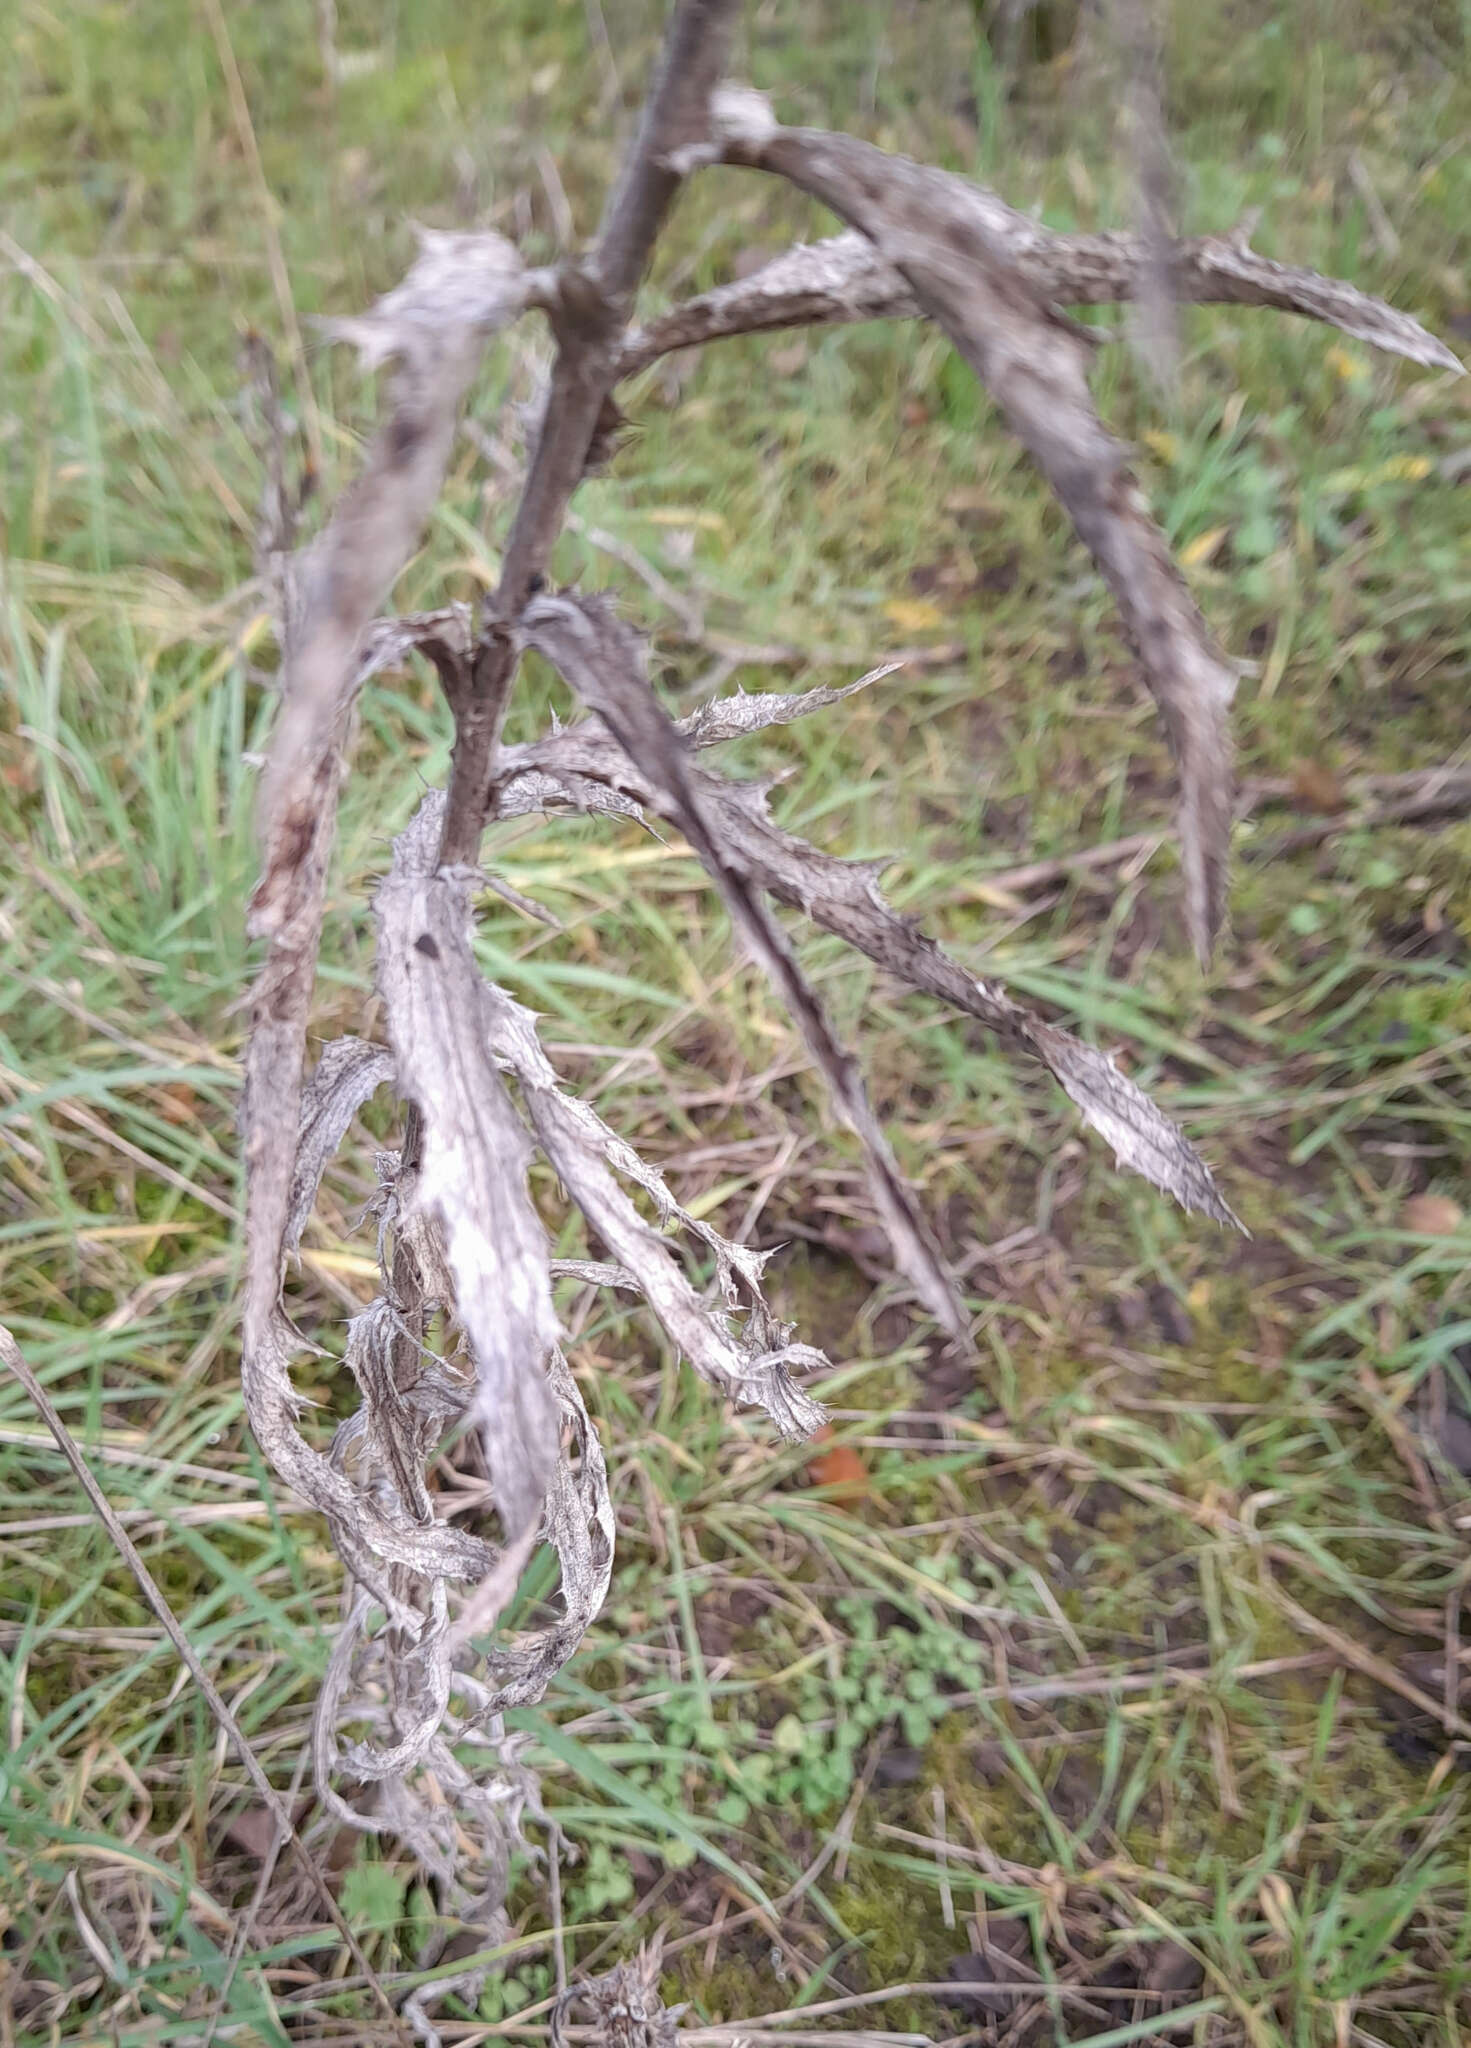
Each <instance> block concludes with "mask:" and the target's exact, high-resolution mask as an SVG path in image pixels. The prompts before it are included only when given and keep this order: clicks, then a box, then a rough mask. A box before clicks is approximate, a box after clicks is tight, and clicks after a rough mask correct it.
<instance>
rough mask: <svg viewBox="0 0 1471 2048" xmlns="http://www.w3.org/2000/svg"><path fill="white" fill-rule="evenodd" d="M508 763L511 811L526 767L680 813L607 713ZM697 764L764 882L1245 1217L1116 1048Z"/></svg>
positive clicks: (562, 796)
mask: <svg viewBox="0 0 1471 2048" xmlns="http://www.w3.org/2000/svg"><path fill="white" fill-rule="evenodd" d="M810 694H811V695H813V696H815V695H817V693H816V692H812V693H810ZM748 701H750V702H753V703H760V702H764V701H765V700H764V699H751V700H748ZM799 701H800V700H799ZM502 769H503V773H504V775H505V780H504V781H503V783H502V784H501V785H500V790H499V802H500V806H501V813H502V815H503V816H506V817H513V816H516V815H517V814H518V812H519V810H520V808H521V800H520V796H519V791H520V788H521V782H522V778H523V777H524V778H526V780H527V781H528V782H529V783H530V784H531V786H532V787H534V789H535V790H536V792H537V801H538V803H539V804H543V803H546V802H548V801H555V802H556V803H559V804H562V805H566V806H567V807H569V808H572V809H576V808H578V807H579V796H580V793H581V792H583V791H586V790H589V789H594V790H598V791H600V792H601V793H600V795H599V798H598V801H597V803H596V804H595V805H594V806H593V808H595V809H603V808H608V807H609V806H608V805H607V803H606V794H616V795H617V796H619V797H620V798H621V799H622V800H623V801H624V802H625V803H631V804H634V805H636V806H637V808H638V809H639V810H640V811H642V810H643V809H645V808H647V809H649V810H654V811H659V812H662V814H663V815H664V816H665V817H667V818H669V819H670V821H671V822H674V823H678V815H677V811H676V807H675V805H674V804H673V803H671V802H670V801H669V800H668V799H667V798H666V797H665V796H664V795H662V793H661V792H660V790H659V789H658V788H656V787H655V785H654V782H653V780H652V778H650V776H649V775H648V773H647V769H646V766H644V765H640V766H635V764H634V762H633V760H631V759H630V758H629V756H628V755H627V754H625V753H624V752H623V751H622V749H621V748H620V747H619V746H618V744H617V743H616V741H615V740H614V739H613V738H612V736H611V735H610V734H609V733H608V732H607V731H606V730H605V728H604V727H603V724H602V722H601V720H599V719H588V720H586V721H585V722H583V723H582V724H580V725H575V726H571V727H569V728H568V729H567V730H566V731H564V732H560V733H556V734H553V735H551V736H550V737H549V738H547V739H544V740H538V741H535V742H532V743H531V744H529V745H526V746H522V747H508V748H507V749H506V750H505V753H504V755H503V759H502ZM688 772H689V773H690V774H691V775H692V776H693V777H694V778H695V779H696V781H697V785H698V787H699V789H700V792H701V797H702V801H703V804H704V806H705V808H706V811H707V814H708V815H710V816H711V817H713V818H714V819H715V820H716V823H717V828H718V830H719V832H720V834H721V839H722V843H723V845H724V846H725V847H726V849H727V851H728V854H729V855H730V857H731V858H732V859H733V860H735V861H737V862H738V863H739V864H740V866H741V867H742V869H743V871H744V872H745V873H746V874H747V875H748V876H749V877H750V879H751V880H752V881H753V882H754V883H755V884H756V885H757V886H758V887H760V888H762V889H764V890H766V891H767V892H768V893H769V894H770V895H773V896H775V897H776V898H777V900H778V901H779V902H782V903H786V904H790V905H791V906H792V907H793V908H794V909H798V910H801V911H803V912H805V914H806V915H807V916H808V917H810V918H812V920H813V921H814V922H815V923H817V924H819V925H821V926H822V927H823V929H824V930H826V931H830V932H833V933H835V934H836V935H837V936H838V937H839V938H841V939H844V940H845V941H846V942H847V943H848V944H849V945H851V946H856V947H857V948H858V950H859V951H860V952H863V953H866V954H867V955H868V957H869V958H870V959H871V960H873V961H876V962H877V964H878V965H879V966H881V967H883V968H885V969H887V970H888V972H890V973H892V974H894V975H896V976H897V977H898V978H899V979H900V980H901V981H904V982H907V983H908V984H909V986H910V987H911V988H915V989H920V990H923V991H924V992H925V993H926V994H928V995H933V996H938V997H939V998H940V999H941V1000H942V1001H944V1002H947V1003H949V1004H951V1005H952V1006H953V1007H954V1008H956V1009H958V1010H961V1011H963V1012H964V1013H965V1014H966V1015H967V1016H971V1017H974V1018H976V1019H977V1020H978V1021H979V1022H980V1023H982V1024H984V1025H985V1026H986V1027H987V1029H988V1030H991V1031H994V1032H995V1033H996V1034H997V1035H998V1036H999V1037H1000V1039H1001V1040H1002V1042H1003V1044H1006V1045H1008V1046H1010V1047H1012V1048H1014V1049H1015V1050H1016V1051H1018V1052H1020V1053H1022V1054H1024V1055H1025V1056H1026V1057H1028V1058H1031V1059H1035V1060H1039V1061H1040V1062H1041V1063H1042V1064H1043V1065H1044V1066H1045V1067H1047V1069H1048V1070H1049V1071H1050V1072H1051V1073H1052V1075H1053V1076H1054V1078H1055V1079H1056V1080H1057V1081H1058V1082H1059V1083H1060V1084H1061V1085H1062V1087H1063V1088H1064V1089H1065V1090H1066V1091H1067V1093H1068V1095H1069V1097H1070V1098H1071V1099H1072V1101H1073V1103H1074V1104H1075V1105H1076V1107H1077V1108H1078V1109H1079V1110H1080V1111H1081V1112H1082V1115H1083V1118H1084V1121H1085V1122H1087V1123H1088V1124H1090V1125H1091V1126H1092V1127H1093V1128H1094V1129H1095V1130H1096V1131H1098V1132H1099V1133H1100V1134H1101V1135H1102V1136H1103V1137H1104V1138H1105V1139H1106V1140H1107V1141H1108V1143H1109V1144H1110V1145H1112V1147H1113V1149H1114V1154H1115V1157H1116V1159H1117V1161H1118V1163H1119V1165H1120V1166H1123V1167H1127V1168H1128V1169H1129V1171H1130V1172H1133V1173H1138V1174H1142V1175H1143V1177H1144V1178H1145V1179H1146V1180H1148V1181H1150V1182H1151V1183H1152V1184H1153V1185H1154V1186H1155V1187H1157V1188H1159V1189H1161V1190H1162V1191H1163V1192H1164V1193H1166V1194H1169V1195H1173V1197H1174V1198H1175V1200H1176V1201H1178V1202H1179V1203H1180V1204H1181V1205H1182V1207H1184V1208H1186V1209H1195V1210H1199V1211H1201V1212H1202V1213H1203V1214H1205V1215H1207V1216H1210V1217H1212V1218H1214V1220H1215V1221H1216V1222H1218V1223H1225V1224H1230V1225H1233V1226H1234V1227H1235V1228H1237V1229H1240V1228H1241V1225H1240V1223H1239V1222H1238V1220H1237V1218H1236V1217H1235V1215H1234V1214H1233V1213H1232V1211H1231V1209H1230V1208H1229V1206H1228V1205H1227V1203H1226V1201H1225V1200H1224V1198H1223V1197H1222V1195H1221V1193H1220V1190H1219V1189H1218V1188H1217V1187H1216V1184H1215V1182H1214V1180H1213V1179H1212V1178H1211V1174H1210V1170H1209V1168H1208V1167H1207V1166H1206V1165H1205V1162H1204V1161H1203V1160H1202V1159H1201V1157H1200V1155H1199V1154H1198V1153H1197V1152H1196V1150H1195V1148H1194V1146H1192V1145H1191V1144H1190V1143H1189V1141H1188V1140H1187V1139H1186V1138H1185V1137H1184V1135H1183V1134H1182V1133H1181V1132H1180V1131H1179V1130H1178V1129H1177V1128H1176V1126H1175V1125H1174V1124H1173V1123H1172V1122H1171V1121H1170V1119H1169V1118H1168V1117H1167V1116H1165V1115H1164V1114H1163V1112H1162V1111H1161V1110H1159V1109H1158V1108H1157V1107H1156V1106H1155V1104H1154V1103H1153V1102H1151V1101H1150V1099H1149V1097H1148V1096H1147V1095H1146V1094H1145V1093H1144V1092H1143V1090H1142V1089H1141V1088H1139V1087H1138V1086H1137V1085H1136V1083H1135V1082H1133V1081H1131V1080H1130V1078H1129V1077H1128V1075H1127V1074H1124V1073H1121V1072H1120V1071H1119V1069H1118V1068H1117V1067H1116V1066H1115V1065H1114V1063H1113V1061H1112V1060H1111V1059H1109V1057H1108V1056H1107V1054H1105V1053H1102V1052H1100V1051H1098V1049H1097V1048H1096V1047H1094V1046H1089V1045H1084V1044H1083V1043H1082V1042H1081V1040H1079V1039H1076V1038H1074V1037H1072V1036H1071V1035H1070V1034H1069V1033H1068V1032H1066V1031H1064V1030H1062V1029H1061V1028H1060V1027H1059V1026H1057V1025H1055V1024H1049V1023H1047V1022H1046V1021H1044V1020H1043V1019H1042V1018H1041V1017H1038V1016H1037V1015H1036V1014H1035V1012H1033V1011H1031V1010H1028V1009H1027V1008H1026V1007H1025V1006H1024V1005H1023V1004H1021V1003H1018V1002H1017V1001H1016V1000H1015V999H1014V998H1013V997H1012V996H1010V995H1008V994H1007V992H1006V991H1005V989H1004V988H1002V987H1001V986H1000V984H999V983H997V982H995V981H981V980H978V979H977V978H976V976H975V975H973V974H970V973H968V972H967V971H966V969H965V968H964V967H962V966H961V964H960V962H959V961H958V960H953V959H952V958H951V957H950V956H949V955H948V954H947V953H945V952H944V951H943V950H942V948H940V947H939V946H937V945H936V944H935V942H934V941H933V940H932V939H929V938H926V937H925V935H924V934H923V933H922V932H921V931H920V930H919V929H918V928H917V927H916V926H915V924H914V923H912V922H911V921H910V920H908V919H906V918H901V917H899V916H898V915H896V913H895V912H894V911H893V910H891V909H890V908H889V906H888V904H887V903H886V902H885V901H884V899H883V896H882V894H881V893H880V891H879V888H878V876H879V873H880V870H881V867H882V863H880V864H878V865H877V866H876V865H874V864H873V863H871V862H870V863H865V862H854V861H843V860H837V859H835V858H834V857H833V856H832V855H831V854H826V853H820V852H819V851H818V850H817V849H816V848H815V847H813V846H809V845H808V844H807V843H806V842H805V841H804V840H801V839H798V838H796V837H795V836H794V835H793V834H791V833H789V832H784V831H783V830H782V829H781V827H780V826H778V825H777V824H776V822H775V821H774V819H772V818H771V817H770V815H769V814H768V812H767V810H766V805H765V801H764V794H763V791H762V790H761V789H760V787H759V786H757V785H754V784H749V783H746V784H740V783H732V782H728V781H726V780H724V779H723V778H722V777H719V776H715V775H711V774H709V773H708V772H706V771H703V770H701V769H698V768H694V767H692V768H691V769H690V770H689V771H688Z"/></svg>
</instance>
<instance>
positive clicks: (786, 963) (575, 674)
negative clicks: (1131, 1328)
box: [523, 597, 970, 1345]
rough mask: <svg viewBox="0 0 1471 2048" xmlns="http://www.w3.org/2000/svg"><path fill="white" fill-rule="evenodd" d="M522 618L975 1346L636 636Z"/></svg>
mask: <svg viewBox="0 0 1471 2048" xmlns="http://www.w3.org/2000/svg"><path fill="white" fill-rule="evenodd" d="M523 626H524V628H525V630H526V632H527V633H528V635H529V636H530V639H531V643H532V645H533V646H535V647H537V648H538V649H539V650H540V651H541V652H542V653H543V654H545V655H546V657H547V658H548V660H550V661H551V662H553V663H554V664H555V665H556V667H557V668H558V669H560V671H561V673H562V674H563V675H564V676H565V677H566V679H567V681H568V682H569V683H570V684H571V685H572V687H573V689H575V690H576V691H577V693H578V695H579V696H580V697H581V698H582V700H583V702H584V703H586V704H587V705H588V706H589V707H590V708H591V709H592V710H594V711H597V712H599V713H600V714H601V716H602V717H603V719H604V720H605V721H606V723H607V724H608V726H609V727H610V729H611V730H612V732H613V734H614V735H615V737H616V738H617V740H618V743H619V745H620V746H621V747H622V749H623V751H624V753H625V754H626V755H627V756H628V757H629V759H630V760H633V761H640V762H642V763H643V764H644V767H645V772H646V773H647V774H648V776H649V778H650V780H651V781H652V783H653V785H654V787H655V789H656V790H658V792H659V793H660V795H661V796H662V798H663V799H664V801H665V803H666V804H667V805H668V808H669V811H670V813H671V815H672V816H673V818H674V820H675V822H676V823H677V824H678V826H679V829H680V830H681V831H682V832H683V833H684V836H685V838H686V839H687V840H688V841H689V843H690V845H691V846H692V847H693V848H694V851H695V853H696V854H697V855H698V856H699V859H700V862H701V864H702V865H703V866H704V868H705V870H706V872H707V873H708V874H709V876H710V878H711V880H712V881H713V882H714V883H715V885H716V887H717V888H718V889H719V891H720V894H721V896H722V897H723V898H724V900H725V905H726V908H727V909H728V910H729V912H730V914H731V917H732V918H733V920H734V921H735V924H736V926H737V928H738V929H739V930H740V932H741V933H742V935H743V937H744V938H745V940H746V942H747V944H748V945H749V946H750V948H751V950H752V952H753V953H754V954H755V956H756V958H757V959H758V960H759V961H760V963H761V965H762V966H763V967H764V968H765V970H766V972H767V974H768V975H769V976H770V977H771V980H772V983H773V985H774V986H775V988H776V989H777V991H778V993H779V994H780V995H781V997H782V1000H783V1001H784V1002H785V1004H786V1006H787V1008H788V1010H789V1011H790V1012H791V1016H792V1020H793V1022H794V1023H795V1024H796V1025H797V1028H798V1029H799V1030H800V1032H801V1033H802V1037H803V1039H804V1040H805V1041H806V1045H807V1049H808V1051H809V1052H810V1053H811V1055H812V1059H813V1062H814V1064H815V1065H816V1067H817V1069H818V1071H819V1072H820V1073H821V1074H822V1076H823V1079H824V1080H825V1081H826V1083H827V1085H828V1089H829V1091H830V1093H831V1095H832V1099H833V1104H834V1107H835V1108H836V1109H837V1111H838V1114H839V1115H840V1116H841V1117H842V1119H843V1121H844V1123H846V1124H847V1125H848V1127H849V1129H850V1130H851V1131H853V1133H854V1134H855V1136H856V1137H857V1138H858V1139H859V1141H860V1143H861V1144H862V1146H863V1151H864V1157H865V1159H866V1162H867V1165H868V1176H869V1184H870V1186H871V1187H872V1189H873V1195H874V1200H875V1202H876V1203H877V1205H878V1210H879V1214H880V1215H881V1216H882V1218H883V1220H884V1225H885V1228H886V1229H887V1231H888V1234H889V1241H890V1243H891V1244H892V1246H893V1249H894V1253H895V1257H896V1259H897V1261H898V1263H899V1265H900V1266H901V1268H902V1269H903V1271H904V1273H905V1275H906V1277H907V1278H908V1280H909V1281H910V1284H911V1285H912V1286H913V1287H914V1289H915V1291H916V1293H917V1294H918V1295H919V1298H920V1300H921V1301H922V1302H923V1303H924V1305H925V1307H926V1308H927V1309H928V1310H929V1311H930V1314H931V1315H933V1316H934V1317H935V1319H936V1321H937V1322H938V1323H939V1324H940V1327H941V1328H942V1329H943V1330H944V1331H945V1332H946V1334H947V1335H948V1336H949V1337H950V1338H951V1340H952V1341H953V1342H954V1343H956V1344H960V1345H968V1344H969V1342H970V1318H969V1316H968V1315H967V1313H966V1309H965V1305H964V1303H963V1301H962V1300H961V1298H960V1296H959V1294H958V1293H957V1291H956V1287H955V1283H954V1281H953V1280H952V1279H951V1277H950V1275H949V1274H948V1273H947V1272H946V1270H945V1265H944V1261H943V1259H942V1257H941V1253H940V1248H939V1246H938V1244H937V1243H936V1241H935V1238H934V1235H933V1233H932V1232H931V1230H930V1228H929V1225H928V1224H927V1223H926V1222H925V1220H924V1217H923V1215H922V1213H921V1211H920V1209H919V1208H918V1206H917V1204H916V1202H915V1199H914V1196H913V1194H912V1193H911V1191H910V1189H909V1188H908V1186H907V1185H906V1184H905V1182H904V1180H903V1178H902V1176H901V1174H900V1172H899V1168H898V1164H897V1162H896V1160H895V1158H894V1155H893V1152H892V1151H891V1149H890V1147H889V1142H888V1139H887V1138H886V1137H885V1136H884V1133H883V1130H882V1128H881V1126H880V1124H879V1121H878V1118H877V1117H876V1116H875V1115H874V1113H873V1107H872V1105H871V1103H870V1102H869V1100H868V1093H867V1090H866V1089H865V1087H864V1085H863V1079H862V1074H861V1072H860V1069H859V1066H858V1062H857V1060H856V1059H855V1058H854V1057H853V1055H852V1054H851V1053H850V1052H849V1051H848V1050H847V1048H846V1047H845V1046H843V1045H841V1044H840V1043H839V1041H838V1039H837V1037H836V1035H835V1034H834V1031H833V1028H832V1025H831V1024H830V1022H829V1021H828V1017H827V1013H826V1012H825V1010H824V1009H823V1007H822V1005H821V1003H820V1002H819V1000H818V997H817V995H816V993H815V992H814V990H813V989H812V987H811V985H810V983H809V982H808V981H807V980H806V978H805V977H804V975H803V974H802V971H801V969H800V968H799V967H798V965H797V962H796V958H795V956H794V955H793V953H792V951H791V948H790V947H789V945H788V944H787V940H786V937H785V935H784V933H783V932H782V930H781V927H780V926H779V925H778V924H777V923H776V922H775V920H774V919H773V918H772V916H771V914H770V912H769V911H768V910H767V909H766V908H765V906H764V904H763V903H762V902H761V900H760V898H759V896H757V894H756V893H755V891H754V890H753V889H752V887H751V885H750V882H749V879H748V877H747V875H746V873H745V872H744V870H743V869H741V868H740V867H737V866H736V865H734V864H733V863H732V861H731V860H730V858H729V855H728V853H727V852H726V848H725V840H724V836H723V834H722V832H721V830H720V826H719V824H718V822H717V821H716V819H715V818H714V817H713V816H712V815H711V814H710V812H709V810H708V809H707V807H706V805H705V803H704V801H703V794H702V789H701V786H700V784H699V783H698V782H697V779H696V777H695V776H694V775H693V774H692V772H691V770H690V766H689V762H688V759H687V755H686V743H685V740H684V738H683V736H682V735H681V734H680V732H679V731H678V729H677V727H676V726H675V724H674V722H673V720H672V719H671V718H670V717H669V715H668V713H667V712H666V711H665V710H664V708H663V706H662V705H661V704H660V703H659V700H658V698H657V697H655V695H654V693H653V690H652V689H651V687H650V685H649V680H648V677H647V675H646V674H645V672H644V663H643V655H642V650H641V648H640V646H639V643H638V641H637V640H636V639H635V637H634V635H633V634H632V633H631V632H630V631H629V629H628V628H627V627H626V626H624V625H622V624H621V623H620V622H619V620H618V619H617V618H616V617H615V616H614V614H613V611H612V609H611V607H610V606H609V605H607V604H606V603H597V602H595V601H593V600H588V601H587V602H585V603H581V604H579V603H576V602H574V601H573V600H571V599H569V598H565V597H557V598H538V599H537V600H536V601H535V602H534V603H533V604H531V605H530V606H529V607H528V608H527V610H526V612H525V614H524V615H523Z"/></svg>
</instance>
